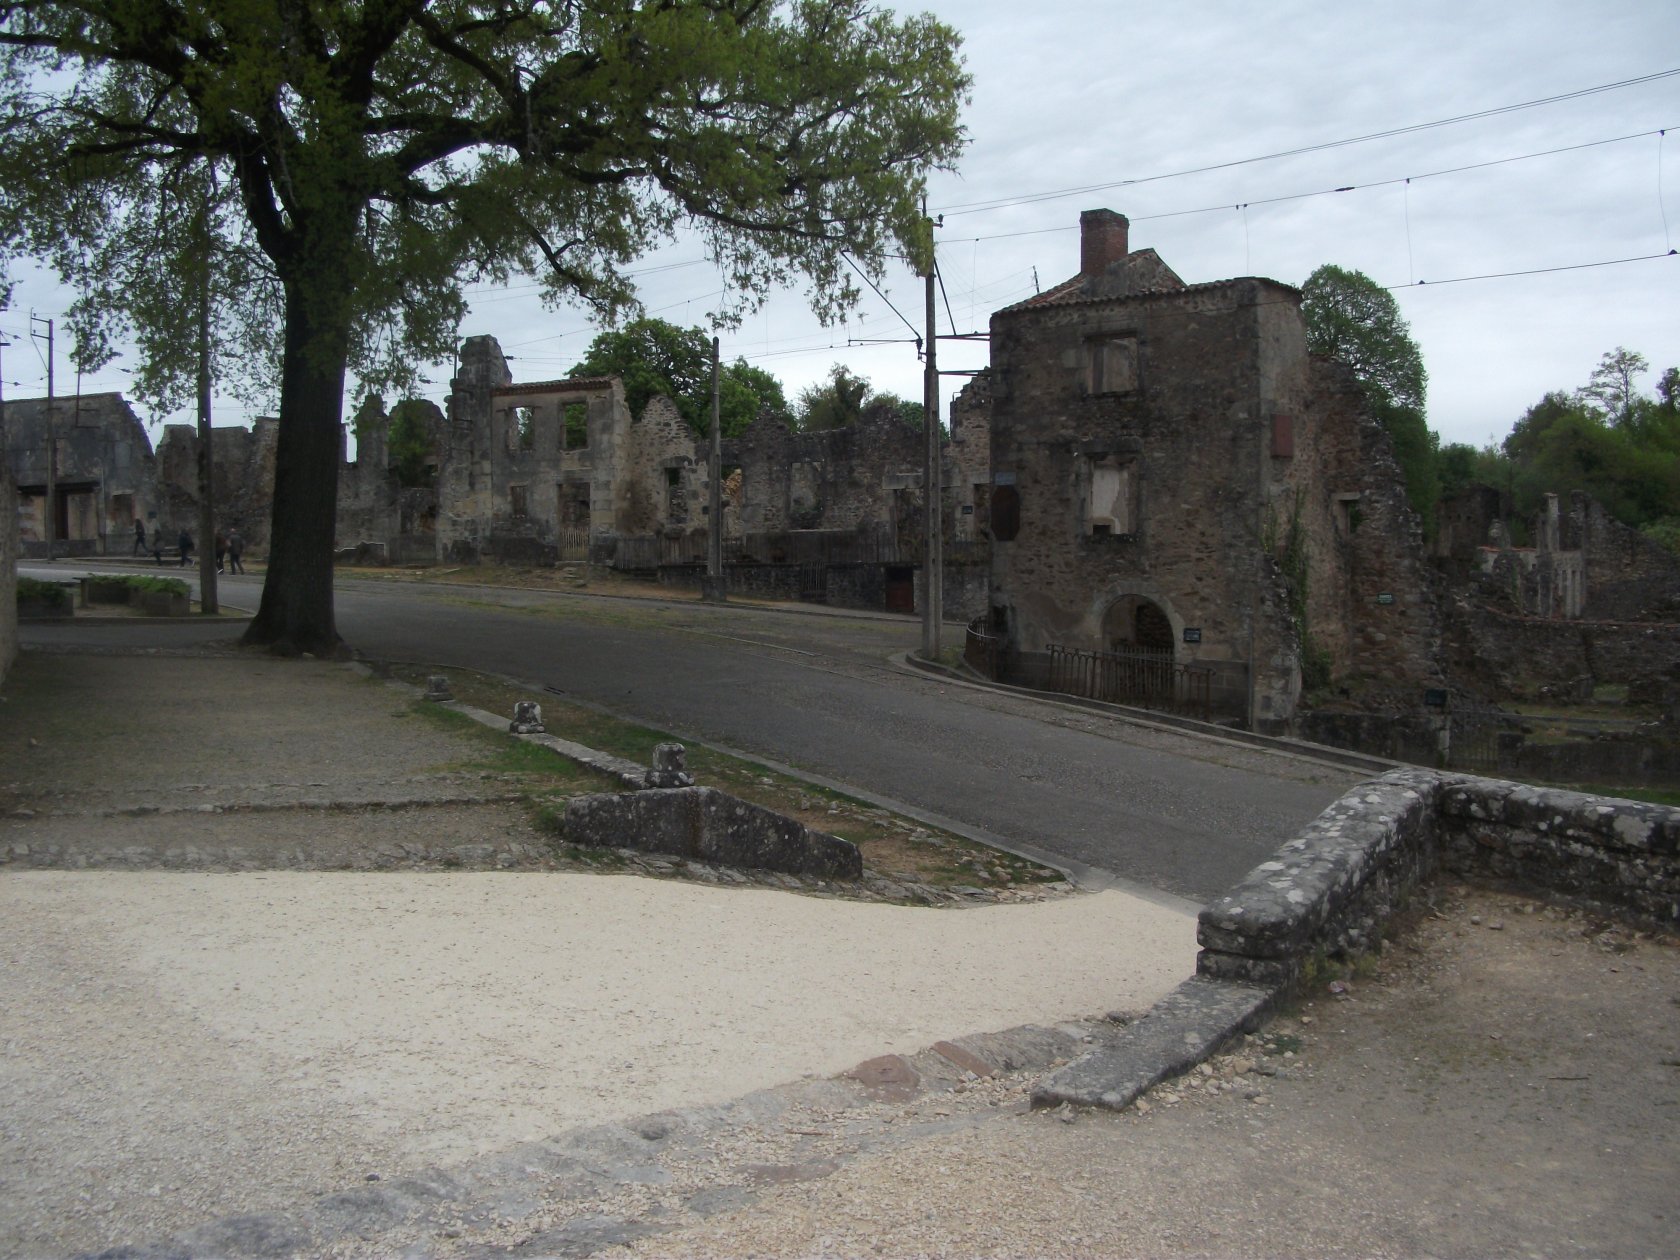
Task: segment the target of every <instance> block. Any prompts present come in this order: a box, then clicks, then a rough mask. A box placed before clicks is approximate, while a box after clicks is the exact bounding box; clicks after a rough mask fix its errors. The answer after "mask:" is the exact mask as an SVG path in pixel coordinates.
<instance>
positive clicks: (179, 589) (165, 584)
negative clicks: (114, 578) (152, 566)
mask: <svg viewBox="0 0 1680 1260" xmlns="http://www.w3.org/2000/svg"><path fill="white" fill-rule="evenodd" d="M124 580H125V581H126V582H127V583H128V584H129V586H130V587H131V588H133V589H134V590H137V591H156V592H161V593H162V594H165V595H185V594H187V593H188V592H189V590H190V588H189V587H188V586H187V584H186V583H185V582H183V581H182V580H181V579H180V578H160V577H131V578H126V579H124Z"/></svg>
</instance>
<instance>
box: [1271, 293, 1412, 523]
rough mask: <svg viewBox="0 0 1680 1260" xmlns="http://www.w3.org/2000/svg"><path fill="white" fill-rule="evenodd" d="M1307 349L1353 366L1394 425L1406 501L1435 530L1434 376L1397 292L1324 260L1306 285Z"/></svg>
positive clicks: (1374, 404) (1378, 412) (1380, 413)
mask: <svg viewBox="0 0 1680 1260" xmlns="http://www.w3.org/2000/svg"><path fill="white" fill-rule="evenodd" d="M1301 314H1302V316H1303V317H1304V318H1305V320H1306V324H1307V349H1309V350H1311V351H1312V352H1313V353H1315V354H1325V355H1331V356H1333V357H1335V358H1338V359H1340V360H1342V361H1343V362H1344V363H1346V364H1347V365H1348V366H1349V367H1351V368H1352V369H1353V372H1354V375H1355V376H1357V377H1358V378H1359V381H1360V383H1361V384H1362V385H1364V386H1365V392H1366V397H1367V400H1368V402H1369V405H1370V409H1371V413H1372V414H1373V415H1374V416H1375V417H1376V418H1377V419H1378V420H1380V421H1381V422H1382V425H1383V427H1384V428H1385V429H1387V430H1388V436H1389V439H1390V440H1391V441H1392V442H1393V444H1394V457H1395V459H1396V460H1397V461H1398V462H1399V464H1400V471H1401V472H1402V474H1403V475H1404V476H1405V479H1406V498H1407V501H1408V502H1410V503H1411V505H1412V509H1413V510H1414V511H1415V512H1417V514H1418V516H1419V517H1420V518H1422V520H1423V523H1424V528H1425V530H1433V527H1434V519H1435V504H1436V502H1437V501H1438V500H1439V499H1440V497H1441V479H1440V475H1439V473H1438V471H1437V468H1436V448H1437V446H1438V445H1439V441H1438V439H1437V438H1436V435H1435V433H1434V432H1433V431H1432V430H1431V429H1430V427H1429V422H1428V420H1427V419H1426V416H1425V398H1426V395H1427V392H1428V386H1429V375H1428V373H1427V372H1425V371H1424V367H1423V352H1422V351H1421V350H1419V349H1418V344H1417V342H1416V341H1414V340H1412V332H1411V328H1410V327H1409V326H1408V325H1407V323H1406V320H1405V317H1404V316H1403V315H1401V314H1400V304H1399V303H1398V302H1396V301H1395V300H1394V295H1393V294H1391V293H1390V292H1389V291H1388V290H1387V289H1385V288H1383V287H1382V286H1381V285H1380V284H1378V283H1377V282H1376V281H1375V280H1373V279H1371V278H1370V277H1369V276H1367V275H1365V274H1364V273H1363V272H1360V271H1349V270H1347V269H1345V268H1342V267H1334V266H1331V265H1330V264H1328V263H1327V264H1325V265H1324V266H1322V267H1320V268H1319V269H1318V270H1317V271H1315V272H1313V273H1312V275H1310V276H1308V277H1307V282H1306V284H1304V285H1302V286H1301Z"/></svg>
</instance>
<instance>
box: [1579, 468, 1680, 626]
mask: <svg viewBox="0 0 1680 1260" xmlns="http://www.w3.org/2000/svg"><path fill="white" fill-rule="evenodd" d="M1566 528H1567V530H1568V531H1569V533H1568V541H1569V543H1570V544H1573V545H1574V546H1578V547H1579V548H1580V550H1581V554H1582V559H1583V562H1584V568H1585V580H1586V588H1587V589H1586V606H1585V608H1584V609H1583V610H1582V615H1583V616H1586V617H1591V618H1595V619H1598V620H1604V621H1669V622H1680V556H1677V555H1675V554H1674V552H1672V551H1670V550H1669V549H1668V548H1666V547H1664V546H1662V545H1660V544H1659V543H1657V542H1656V541H1654V540H1653V539H1650V538H1647V537H1646V536H1645V535H1644V534H1642V533H1640V532H1639V531H1638V530H1636V529H1630V528H1628V527H1627V526H1626V525H1623V524H1622V523H1621V522H1620V521H1618V520H1616V519H1614V518H1613V517H1612V516H1611V515H1610V514H1609V513H1608V512H1606V511H1605V510H1604V507H1603V505H1601V504H1600V503H1599V502H1598V501H1597V500H1595V499H1591V498H1588V497H1587V496H1586V495H1584V494H1580V493H1577V494H1575V495H1574V496H1573V498H1572V504H1571V510H1570V512H1569V516H1568V520H1567V524H1566Z"/></svg>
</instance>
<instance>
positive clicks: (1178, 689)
mask: <svg viewBox="0 0 1680 1260" xmlns="http://www.w3.org/2000/svg"><path fill="white" fill-rule="evenodd" d="M1049 656H1050V690H1052V691H1061V692H1065V693H1066V694H1068V695H1070V696H1084V697H1085V698H1087V699H1090V700H1105V701H1107V702H1109V703H1110V704H1129V705H1135V706H1136V707H1138V708H1140V709H1158V710H1160V711H1162V712H1165V713H1182V714H1184V715H1186V716H1188V717H1198V718H1201V719H1202V720H1203V721H1207V720H1208V719H1209V718H1210V717H1211V716H1212V712H1213V670H1212V669H1210V668H1209V667H1208V666H1206V665H1179V664H1177V663H1175V662H1174V661H1173V658H1172V655H1171V653H1168V652H1092V651H1088V650H1086V649H1084V648H1070V647H1062V646H1060V645H1059V644H1055V643H1052V644H1051V645H1050V648H1049Z"/></svg>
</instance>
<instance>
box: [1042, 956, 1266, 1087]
mask: <svg viewBox="0 0 1680 1260" xmlns="http://www.w3.org/2000/svg"><path fill="white" fill-rule="evenodd" d="M1281 993H1282V990H1281V989H1278V988H1262V987H1257V986H1254V985H1247V984H1235V983H1232V982H1230V981H1226V980H1213V979H1209V978H1208V977H1206V976H1193V977H1191V978H1190V979H1189V980H1186V981H1184V983H1182V984H1180V985H1179V986H1178V988H1176V989H1174V990H1173V991H1172V992H1171V993H1169V994H1167V996H1166V997H1164V998H1162V999H1161V1000H1160V1001H1158V1002H1156V1003H1155V1005H1154V1006H1153V1007H1151V1008H1150V1010H1149V1012H1148V1014H1146V1015H1144V1016H1143V1018H1141V1019H1139V1020H1138V1021H1137V1022H1136V1023H1134V1024H1131V1025H1129V1026H1128V1027H1127V1028H1126V1030H1125V1032H1124V1033H1122V1034H1121V1036H1120V1037H1119V1038H1117V1039H1116V1040H1114V1041H1113V1042H1111V1043H1110V1044H1108V1045H1104V1046H1102V1047H1100V1048H1098V1049H1096V1050H1092V1051H1090V1052H1088V1053H1086V1054H1084V1055H1082V1056H1080V1057H1079V1058H1078V1059H1075V1060H1074V1061H1073V1062H1072V1063H1069V1064H1068V1065H1067V1066H1066V1067H1063V1068H1059V1069H1057V1070H1056V1071H1054V1072H1052V1073H1051V1074H1050V1075H1049V1076H1046V1077H1045V1078H1044V1079H1043V1080H1041V1081H1040V1082H1039V1083H1038V1084H1037V1085H1036V1086H1034V1087H1033V1091H1032V1105H1033V1106H1034V1107H1055V1106H1058V1105H1060V1104H1062V1103H1073V1104H1074V1105H1075V1106H1080V1107H1107V1108H1109V1109H1110V1110H1113V1111H1121V1110H1124V1109H1125V1108H1126V1107H1129V1106H1131V1105H1132V1103H1133V1102H1134V1101H1136V1100H1137V1098H1138V1097H1139V1095H1141V1094H1144V1093H1146V1092H1147V1091H1148V1090H1150V1089H1152V1088H1153V1087H1154V1086H1156V1085H1159V1084H1160V1083H1161V1082H1162V1081H1164V1080H1167V1079H1169V1078H1170V1077H1174V1076H1181V1075H1183V1074H1184V1073H1185V1072H1188V1071H1190V1069H1192V1068H1193V1067H1195V1066H1196V1065H1197V1064H1198V1063H1201V1062H1202V1061H1203V1060H1204V1059H1208V1058H1211V1057H1212V1056H1213V1055H1215V1054H1217V1053H1218V1052H1219V1050H1220V1049H1221V1048H1222V1047H1224V1046H1225V1045H1227V1044H1229V1043H1230V1042H1232V1041H1234V1040H1236V1038H1237V1037H1239V1036H1241V1035H1242V1034H1243V1033H1245V1032H1253V1031H1254V1030H1255V1029H1256V1028H1258V1027H1259V1025H1260V1021H1261V1020H1262V1019H1264V1018H1265V1017H1266V1015H1267V1014H1269V1013H1270V1012H1271V1010H1272V1008H1273V1006H1274V1005H1275V1004H1276V1002H1277V999H1278V997H1279V995H1280V994H1281Z"/></svg>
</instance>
